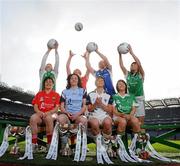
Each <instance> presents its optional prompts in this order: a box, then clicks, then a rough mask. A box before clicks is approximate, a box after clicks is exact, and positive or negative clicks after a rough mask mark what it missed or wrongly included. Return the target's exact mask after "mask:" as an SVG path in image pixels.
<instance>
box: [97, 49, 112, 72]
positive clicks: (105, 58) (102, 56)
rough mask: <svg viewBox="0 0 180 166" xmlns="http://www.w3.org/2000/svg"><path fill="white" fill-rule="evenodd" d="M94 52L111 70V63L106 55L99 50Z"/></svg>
mask: <svg viewBox="0 0 180 166" xmlns="http://www.w3.org/2000/svg"><path fill="white" fill-rule="evenodd" d="M96 53H97V54H98V55H99V56H100V57H101V58H102V59H103V60H104V61H105V63H106V64H107V67H108V69H109V70H110V71H112V65H111V64H110V62H109V60H108V59H107V57H106V56H105V55H103V54H102V53H101V52H99V50H98V49H97V50H96Z"/></svg>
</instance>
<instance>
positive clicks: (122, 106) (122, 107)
mask: <svg viewBox="0 0 180 166" xmlns="http://www.w3.org/2000/svg"><path fill="white" fill-rule="evenodd" d="M113 103H114V105H115V107H116V109H117V111H118V112H120V113H124V114H130V112H131V110H132V107H133V106H134V105H135V98H134V96H133V95H129V94H126V95H124V96H120V95H119V94H118V93H117V94H115V95H113Z"/></svg>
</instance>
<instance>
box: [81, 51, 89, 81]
mask: <svg viewBox="0 0 180 166" xmlns="http://www.w3.org/2000/svg"><path fill="white" fill-rule="evenodd" d="M86 54H87V53H86V52H85V53H84V55H81V56H82V57H83V58H84V60H85V63H86ZM86 68H87V66H86ZM89 74H90V73H89V70H88V69H87V70H86V73H85V75H84V77H86V79H87V80H88V79H89Z"/></svg>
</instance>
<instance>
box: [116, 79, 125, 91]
mask: <svg viewBox="0 0 180 166" xmlns="http://www.w3.org/2000/svg"><path fill="white" fill-rule="evenodd" d="M119 82H123V83H124V84H125V86H126V88H125V93H127V84H126V82H125V81H124V80H118V82H117V84H116V90H117V91H118V92H119V89H118V84H119Z"/></svg>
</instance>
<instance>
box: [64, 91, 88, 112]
mask: <svg viewBox="0 0 180 166" xmlns="http://www.w3.org/2000/svg"><path fill="white" fill-rule="evenodd" d="M86 95H87V94H86V90H85V89H83V88H76V89H74V88H70V89H65V90H63V92H62V95H61V102H64V103H65V109H66V111H68V112H69V113H71V114H76V113H77V112H79V111H81V108H82V104H83V99H86Z"/></svg>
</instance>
